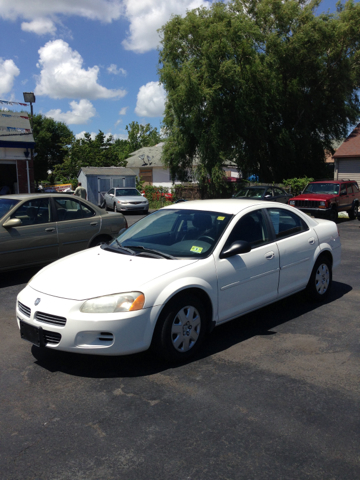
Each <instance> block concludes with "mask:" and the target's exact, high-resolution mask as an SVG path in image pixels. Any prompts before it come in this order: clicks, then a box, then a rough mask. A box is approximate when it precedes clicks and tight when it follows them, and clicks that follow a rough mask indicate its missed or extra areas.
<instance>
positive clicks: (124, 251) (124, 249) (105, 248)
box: [101, 238, 135, 255]
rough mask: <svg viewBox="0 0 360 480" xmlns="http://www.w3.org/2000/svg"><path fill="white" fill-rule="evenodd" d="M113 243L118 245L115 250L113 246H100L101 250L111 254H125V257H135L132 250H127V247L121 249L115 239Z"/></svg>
mask: <svg viewBox="0 0 360 480" xmlns="http://www.w3.org/2000/svg"><path fill="white" fill-rule="evenodd" d="M115 242H116V243H117V245H118V246H117V248H114V246H112V245H107V244H105V245H101V248H103V249H104V250H111V251H113V252H119V253H125V254H126V255H135V252H134V250H131V249H130V248H127V247H123V246H122V245H121V243H120V242H119V240H118V239H117V238H115Z"/></svg>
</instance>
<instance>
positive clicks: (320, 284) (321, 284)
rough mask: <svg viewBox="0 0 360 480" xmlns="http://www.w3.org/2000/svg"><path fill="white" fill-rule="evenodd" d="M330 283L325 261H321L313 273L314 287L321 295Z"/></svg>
mask: <svg viewBox="0 0 360 480" xmlns="http://www.w3.org/2000/svg"><path fill="white" fill-rule="evenodd" d="M329 283H330V272H329V269H328V267H327V265H326V264H325V263H322V264H321V265H320V266H319V268H318V269H317V270H316V275H315V288H316V291H317V292H318V293H319V294H320V295H323V294H324V293H325V292H326V290H327V289H328V288H329Z"/></svg>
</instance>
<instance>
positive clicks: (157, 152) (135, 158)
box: [126, 143, 164, 168]
mask: <svg viewBox="0 0 360 480" xmlns="http://www.w3.org/2000/svg"><path fill="white" fill-rule="evenodd" d="M163 145H164V143H158V144H157V145H155V146H154V147H143V148H140V149H139V150H136V151H135V152H133V153H131V154H130V157H129V158H127V159H126V161H127V164H128V166H129V167H130V168H131V167H132V168H143V167H162V168H163V167H164V164H163V163H162V161H161V155H162V148H163Z"/></svg>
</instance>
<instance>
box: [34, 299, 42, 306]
mask: <svg viewBox="0 0 360 480" xmlns="http://www.w3.org/2000/svg"><path fill="white" fill-rule="evenodd" d="M40 302H41V298H37V299H36V300H35V303H34V305H35V306H36V305H39V303H40Z"/></svg>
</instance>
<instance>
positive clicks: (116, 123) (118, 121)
mask: <svg viewBox="0 0 360 480" xmlns="http://www.w3.org/2000/svg"><path fill="white" fill-rule="evenodd" d="M120 123H122V120H121V119H119V120H116V122H115V125H114V127H117V126H118V125H119V124H120Z"/></svg>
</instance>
